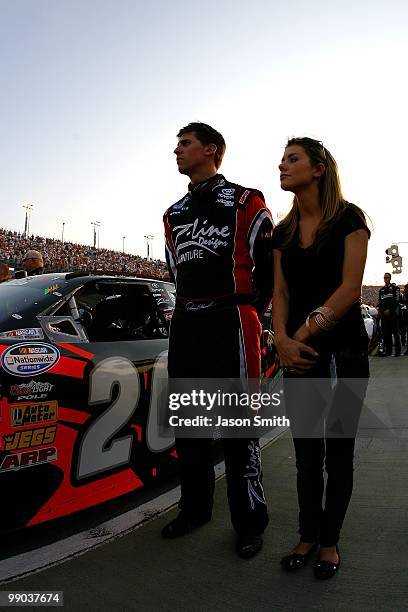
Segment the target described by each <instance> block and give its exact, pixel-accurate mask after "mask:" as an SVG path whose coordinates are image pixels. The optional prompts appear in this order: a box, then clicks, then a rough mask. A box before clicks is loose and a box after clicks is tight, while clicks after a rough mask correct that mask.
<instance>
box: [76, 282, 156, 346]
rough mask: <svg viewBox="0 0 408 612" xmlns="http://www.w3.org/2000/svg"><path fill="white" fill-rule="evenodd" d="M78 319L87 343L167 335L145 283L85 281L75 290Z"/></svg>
mask: <svg viewBox="0 0 408 612" xmlns="http://www.w3.org/2000/svg"><path fill="white" fill-rule="evenodd" d="M75 301H76V307H77V310H78V321H79V322H80V323H81V324H82V325H83V328H84V330H85V332H86V335H87V337H88V339H89V341H90V342H118V341H132V340H150V339H154V338H166V337H167V335H168V331H167V327H166V326H165V324H163V321H162V320H161V318H160V315H159V313H158V312H157V307H156V304H155V302H154V300H153V297H152V295H151V292H150V291H149V289H148V286H147V285H144V284H142V283H126V282H124V281H112V280H109V281H108V280H107V281H97V282H95V283H88V284H87V285H85V286H84V287H82V288H81V289H80V290H79V291H77V292H76V293H75Z"/></svg>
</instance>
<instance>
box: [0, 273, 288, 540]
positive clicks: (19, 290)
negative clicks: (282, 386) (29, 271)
mask: <svg viewBox="0 0 408 612" xmlns="http://www.w3.org/2000/svg"><path fill="white" fill-rule="evenodd" d="M0 303H1V309H0V363H1V368H0V486H1V488H2V492H3V504H2V508H1V519H2V520H1V521H0V530H2V531H9V530H13V529H16V528H20V527H24V526H30V525H36V524H38V523H41V522H43V521H48V520H51V519H55V518H57V517H61V516H64V515H68V514H71V513H73V512H76V511H79V510H83V509H85V508H89V507H91V506H94V505H97V504H100V503H103V502H105V501H108V500H110V499H113V498H116V497H118V496H120V495H123V494H125V493H128V492H131V491H135V490H136V489H139V488H141V487H143V486H145V485H147V484H148V483H149V482H151V481H152V480H154V479H156V478H157V477H158V476H161V475H163V474H166V473H169V472H174V471H175V469H176V468H177V454H176V452H175V450H174V437H173V436H172V434H170V435H167V436H163V435H162V432H159V429H158V414H159V409H160V406H163V403H165V402H166V401H167V395H166V392H167V350H168V335H169V322H170V319H171V316H172V312H173V309H174V304H175V297H174V286H173V285H172V284H171V283H169V282H164V281H158V280H151V279H144V278H143V279H142V278H127V277H117V276H91V275H89V274H88V273H59V274H43V275H40V276H33V277H26V278H22V279H18V280H17V279H16V280H10V281H7V282H5V283H2V285H0ZM262 363H263V368H264V376H267V377H273V376H274V375H275V374H276V372H277V370H278V363H277V358H276V353H275V350H274V346H273V338H272V336H271V333H270V331H268V330H265V332H264V346H263V350H262Z"/></svg>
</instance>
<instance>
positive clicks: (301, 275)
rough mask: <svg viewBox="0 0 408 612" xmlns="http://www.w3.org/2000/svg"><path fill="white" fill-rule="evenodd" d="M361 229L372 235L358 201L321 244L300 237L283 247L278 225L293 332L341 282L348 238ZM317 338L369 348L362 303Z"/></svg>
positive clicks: (289, 329)
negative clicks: (307, 243)
mask: <svg viewBox="0 0 408 612" xmlns="http://www.w3.org/2000/svg"><path fill="white" fill-rule="evenodd" d="M359 212H360V214H359ZM359 229H365V230H366V231H367V233H368V236H369V237H370V235H371V233H370V230H369V229H368V227H367V225H366V223H365V220H364V216H363V215H362V213H361V211H360V209H358V208H357V206H355V205H354V204H347V206H346V208H345V210H344V212H343V213H342V215H341V216H340V217H339V218H338V219H337V221H335V222H334V223H333V226H332V228H331V230H330V231H329V233H328V235H327V236H326V237H325V238H324V240H323V242H321V243H320V245H319V247H318V248H317V247H316V245H315V244H312V245H310V246H309V247H307V248H302V247H301V246H300V245H299V239H298V237H297V238H296V239H295V240H294V241H293V243H291V244H290V245H289V246H288V247H286V248H285V249H281V248H280V244H282V241H283V232H282V230H281V227H280V225H277V227H276V228H275V230H274V233H273V237H272V243H273V248H274V249H278V250H281V252H282V255H281V265H282V271H283V274H284V276H285V279H286V282H287V285H288V289H289V316H288V322H287V326H286V327H287V333H288V334H289V335H290V336H291V335H293V334H294V332H295V331H296V330H297V329H298V328H299V327H300V326H301V325H302V324H303V323H304V322H305V319H306V317H307V315H308V314H309V313H310V312H312V311H313V310H314V309H315V308H317V307H318V306H322V305H323V304H324V303H325V302H326V300H327V299H328V298H329V297H330V296H331V295H332V294H333V293H334V292H335V291H336V289H338V287H339V286H340V285H341V283H342V277H343V262H344V245H345V238H346V236H347V235H348V234H351V233H352V232H354V231H356V230H359ZM315 340H316V342H315ZM315 340H314V341H313V344H314V345H316V346H317V345H320V346H322V345H323V346H325V347H327V348H330V349H333V350H334V349H336V348H343V347H347V346H350V347H355V348H367V333H366V330H365V326H364V321H363V318H362V316H361V308H360V303H356V304H354V305H353V306H352V307H351V308H350V310H349V311H348V312H347V313H346V314H345V315H344V317H342V319H341V320H340V321H339V322H338V323H337V325H336V327H335V328H334V329H333V330H332V331H330V332H323V333H322V334H321V335H319V336H318V337H316V339H315Z"/></svg>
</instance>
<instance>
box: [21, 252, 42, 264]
mask: <svg viewBox="0 0 408 612" xmlns="http://www.w3.org/2000/svg"><path fill="white" fill-rule="evenodd" d="M26 259H42V255H41V253H40V251H34V249H30V250H29V251H27V253H26V254H25V255H24V261H25V260H26Z"/></svg>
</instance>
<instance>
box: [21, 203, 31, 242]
mask: <svg viewBox="0 0 408 612" xmlns="http://www.w3.org/2000/svg"><path fill="white" fill-rule="evenodd" d="M22 207H23V208H24V209H25V221H24V234H23V235H24V236H27V234H28V232H29V229H30V221H29V215H30V213H31V211H32V210H33V208H34V204H23V206H22Z"/></svg>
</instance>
